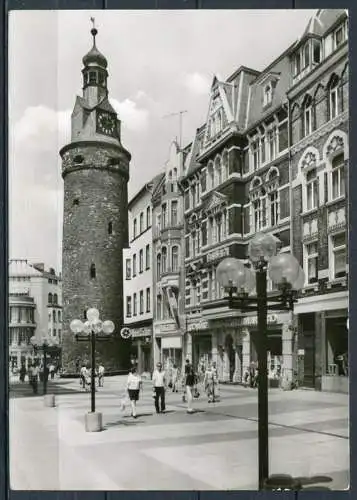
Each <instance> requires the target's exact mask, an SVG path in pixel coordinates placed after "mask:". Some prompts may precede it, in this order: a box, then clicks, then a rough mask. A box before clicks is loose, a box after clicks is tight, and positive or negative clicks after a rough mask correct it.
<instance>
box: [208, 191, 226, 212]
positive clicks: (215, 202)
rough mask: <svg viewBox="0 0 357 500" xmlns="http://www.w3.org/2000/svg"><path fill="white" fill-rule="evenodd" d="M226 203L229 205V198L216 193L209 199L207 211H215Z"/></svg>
mask: <svg viewBox="0 0 357 500" xmlns="http://www.w3.org/2000/svg"><path fill="white" fill-rule="evenodd" d="M226 203H227V197H226V196H225V195H224V194H222V193H218V192H217V191H214V192H213V193H212V195H211V197H210V199H209V202H208V205H207V207H206V211H213V210H215V209H217V208H220V207H222V206H223V205H225V204H226Z"/></svg>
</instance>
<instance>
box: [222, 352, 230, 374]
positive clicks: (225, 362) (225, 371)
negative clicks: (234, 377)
mask: <svg viewBox="0 0 357 500" xmlns="http://www.w3.org/2000/svg"><path fill="white" fill-rule="evenodd" d="M223 381H224V382H229V357H228V353H227V348H226V347H225V349H224V353H223Z"/></svg>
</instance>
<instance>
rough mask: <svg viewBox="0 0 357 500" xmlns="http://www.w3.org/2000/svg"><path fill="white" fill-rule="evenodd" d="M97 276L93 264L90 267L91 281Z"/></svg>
mask: <svg viewBox="0 0 357 500" xmlns="http://www.w3.org/2000/svg"><path fill="white" fill-rule="evenodd" d="M95 276H96V270H95V264H92V265H91V266H90V277H91V279H94V278H95Z"/></svg>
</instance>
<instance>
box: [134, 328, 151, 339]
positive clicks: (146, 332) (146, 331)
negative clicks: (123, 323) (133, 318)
mask: <svg viewBox="0 0 357 500" xmlns="http://www.w3.org/2000/svg"><path fill="white" fill-rule="evenodd" d="M130 333H131V335H132V337H133V338H136V337H151V328H145V327H142V328H130Z"/></svg>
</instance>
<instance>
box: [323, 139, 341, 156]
mask: <svg viewBox="0 0 357 500" xmlns="http://www.w3.org/2000/svg"><path fill="white" fill-rule="evenodd" d="M343 146H344V142H343V139H342V137H340V136H339V135H335V136H334V137H333V138H332V139H331V141H330V144H329V145H328V146H327V154H328V155H330V154H332V153H334V152H335V151H337V150H339V149H343Z"/></svg>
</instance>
